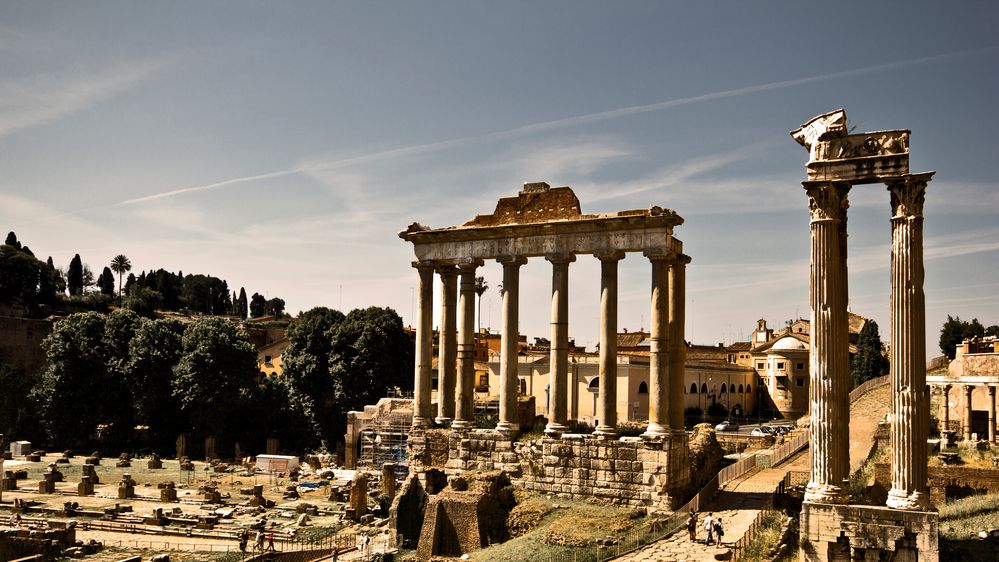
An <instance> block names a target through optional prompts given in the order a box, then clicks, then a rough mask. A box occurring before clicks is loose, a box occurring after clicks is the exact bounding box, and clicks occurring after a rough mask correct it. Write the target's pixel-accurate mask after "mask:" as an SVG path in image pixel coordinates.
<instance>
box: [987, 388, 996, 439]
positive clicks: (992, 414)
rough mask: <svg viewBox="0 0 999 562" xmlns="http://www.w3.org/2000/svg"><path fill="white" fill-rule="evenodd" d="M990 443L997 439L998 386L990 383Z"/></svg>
mask: <svg viewBox="0 0 999 562" xmlns="http://www.w3.org/2000/svg"><path fill="white" fill-rule="evenodd" d="M988 388H989V443H995V441H996V387H994V386H992V385H991V384H990V385H989V387H988Z"/></svg>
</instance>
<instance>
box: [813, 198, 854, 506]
mask: <svg viewBox="0 0 999 562" xmlns="http://www.w3.org/2000/svg"><path fill="white" fill-rule="evenodd" d="M802 185H803V186H804V187H805V192H806V194H807V195H808V200H809V210H810V212H811V223H810V230H811V282H810V286H809V297H810V299H809V300H810V301H811V326H812V327H811V331H812V334H811V338H810V344H809V346H810V349H809V362H810V365H809V372H810V376H811V378H810V381H809V401H810V405H811V436H812V443H811V448H810V449H811V455H812V471H811V477H810V479H809V482H808V486H807V487H806V489H805V498H804V499H805V501H808V502H818V503H846V502H847V501H848V495H847V489H846V481H847V479H848V478H849V475H850V461H849V450H850V449H849V409H848V407H844V405H847V406H848V400H849V391H850V388H849V381H848V377H849V371H848V369H847V366H848V365H849V360H848V358H849V347H848V345H849V341H848V339H847V334H846V327H847V322H846V307H847V303H846V301H845V292H844V290H843V283H844V282H845V280H844V279H843V275H844V274H845V272H846V267H845V266H844V265H843V264H842V259H843V253H842V241H843V232H842V231H841V229H840V224H841V221H842V217H843V213H844V211H845V209H846V205H847V194H848V193H849V190H850V185H849V184H848V183H844V182H831V181H806V182H803V183H802ZM841 332H842V333H841Z"/></svg>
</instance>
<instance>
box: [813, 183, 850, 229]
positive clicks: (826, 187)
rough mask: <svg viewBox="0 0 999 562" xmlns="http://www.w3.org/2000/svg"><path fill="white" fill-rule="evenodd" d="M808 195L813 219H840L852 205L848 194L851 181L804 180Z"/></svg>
mask: <svg viewBox="0 0 999 562" xmlns="http://www.w3.org/2000/svg"><path fill="white" fill-rule="evenodd" d="M801 186H802V187H804V188H805V195H807V196H808V211H809V213H810V214H811V218H812V221H813V222H814V221H823V220H840V219H841V218H842V216H843V215H844V214H845V213H846V209H847V208H848V207H849V206H850V203H849V201H848V200H847V194H848V193H849V192H850V182H845V181H803V182H801Z"/></svg>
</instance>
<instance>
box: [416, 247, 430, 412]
mask: <svg viewBox="0 0 999 562" xmlns="http://www.w3.org/2000/svg"><path fill="white" fill-rule="evenodd" d="M413 267H415V268H416V271H417V272H418V273H419V274H420V283H419V286H418V289H417V291H416V294H417V304H416V367H415V371H416V373H415V378H416V380H415V381H414V383H413V427H414V428H425V427H429V426H430V418H431V412H430V378H431V376H432V374H433V364H432V362H433V357H434V352H433V338H434V329H433V320H434V311H433V307H434V266H433V264H429V263H425V262H414V263H413Z"/></svg>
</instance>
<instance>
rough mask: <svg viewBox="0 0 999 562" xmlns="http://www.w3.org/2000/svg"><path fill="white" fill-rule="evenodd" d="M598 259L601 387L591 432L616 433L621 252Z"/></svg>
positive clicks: (600, 433) (601, 255)
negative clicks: (596, 416)
mask: <svg viewBox="0 0 999 562" xmlns="http://www.w3.org/2000/svg"><path fill="white" fill-rule="evenodd" d="M596 256H597V258H598V259H599V260H600V371H599V373H600V388H599V390H598V394H597V415H598V416H599V417H600V419H599V423H598V425H597V427H596V429H595V430H594V431H593V434H594V435H603V436H605V437H613V436H615V435H617V263H618V262H619V261H621V258H623V257H624V253H623V252H618V251H613V252H606V253H600V254H596Z"/></svg>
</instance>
